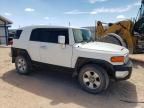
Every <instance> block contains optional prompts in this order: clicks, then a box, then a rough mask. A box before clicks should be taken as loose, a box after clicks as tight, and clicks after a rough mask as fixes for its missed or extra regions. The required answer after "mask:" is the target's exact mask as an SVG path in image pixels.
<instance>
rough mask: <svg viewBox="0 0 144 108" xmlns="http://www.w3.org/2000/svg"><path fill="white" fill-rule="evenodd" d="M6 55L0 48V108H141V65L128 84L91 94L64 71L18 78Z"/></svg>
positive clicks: (143, 93)
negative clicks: (83, 89)
mask: <svg viewBox="0 0 144 108" xmlns="http://www.w3.org/2000/svg"><path fill="white" fill-rule="evenodd" d="M9 53H10V48H2V47H1V48H0V108H144V63H134V66H133V67H134V69H133V74H132V77H131V79H129V80H128V81H122V82H117V83H114V82H113V83H111V85H110V87H109V88H108V90H107V91H105V92H104V93H102V94H99V95H93V94H89V93H87V92H84V91H82V90H81V89H80V87H79V85H78V83H77V81H76V79H74V78H72V77H71V75H70V74H66V73H65V72H52V71H37V72H35V73H33V74H32V75H30V76H21V75H18V74H17V73H16V71H15V67H14V64H12V63H11V58H10V57H9Z"/></svg>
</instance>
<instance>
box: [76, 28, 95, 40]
mask: <svg viewBox="0 0 144 108" xmlns="http://www.w3.org/2000/svg"><path fill="white" fill-rule="evenodd" d="M73 34H74V39H75V42H76V43H81V42H90V41H93V39H92V35H91V32H90V31H89V30H85V29H73Z"/></svg>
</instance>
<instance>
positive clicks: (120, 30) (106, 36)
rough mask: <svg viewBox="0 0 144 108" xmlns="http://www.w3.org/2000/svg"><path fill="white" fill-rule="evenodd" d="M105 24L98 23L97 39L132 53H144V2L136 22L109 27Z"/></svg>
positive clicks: (112, 24) (143, 1)
mask: <svg viewBox="0 0 144 108" xmlns="http://www.w3.org/2000/svg"><path fill="white" fill-rule="evenodd" d="M103 24H105V23H102V22H101V21H98V22H97V27H96V39H98V40H99V41H102V42H108V43H113V44H117V45H121V46H124V47H127V48H128V49H129V51H130V53H142V52H144V0H142V2H141V7H140V9H139V12H138V16H137V18H136V19H135V20H134V21H132V20H123V21H119V22H117V23H109V24H108V27H104V26H103Z"/></svg>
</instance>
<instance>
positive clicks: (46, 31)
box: [30, 28, 69, 44]
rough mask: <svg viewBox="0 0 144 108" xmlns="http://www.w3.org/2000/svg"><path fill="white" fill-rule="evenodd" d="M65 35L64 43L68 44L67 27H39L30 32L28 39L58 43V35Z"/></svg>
mask: <svg viewBox="0 0 144 108" xmlns="http://www.w3.org/2000/svg"><path fill="white" fill-rule="evenodd" d="M59 35H64V36H66V44H69V36H68V29H59V28H58V29H56V28H39V29H35V30H33V31H32V33H31V37H30V41H40V42H49V43H58V36H59Z"/></svg>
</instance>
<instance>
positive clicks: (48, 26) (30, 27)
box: [19, 25, 85, 29]
mask: <svg viewBox="0 0 144 108" xmlns="http://www.w3.org/2000/svg"><path fill="white" fill-rule="evenodd" d="M35 28H67V29H69V28H75V29H85V28H80V27H71V26H54V25H31V26H25V27H22V28H19V29H35Z"/></svg>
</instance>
